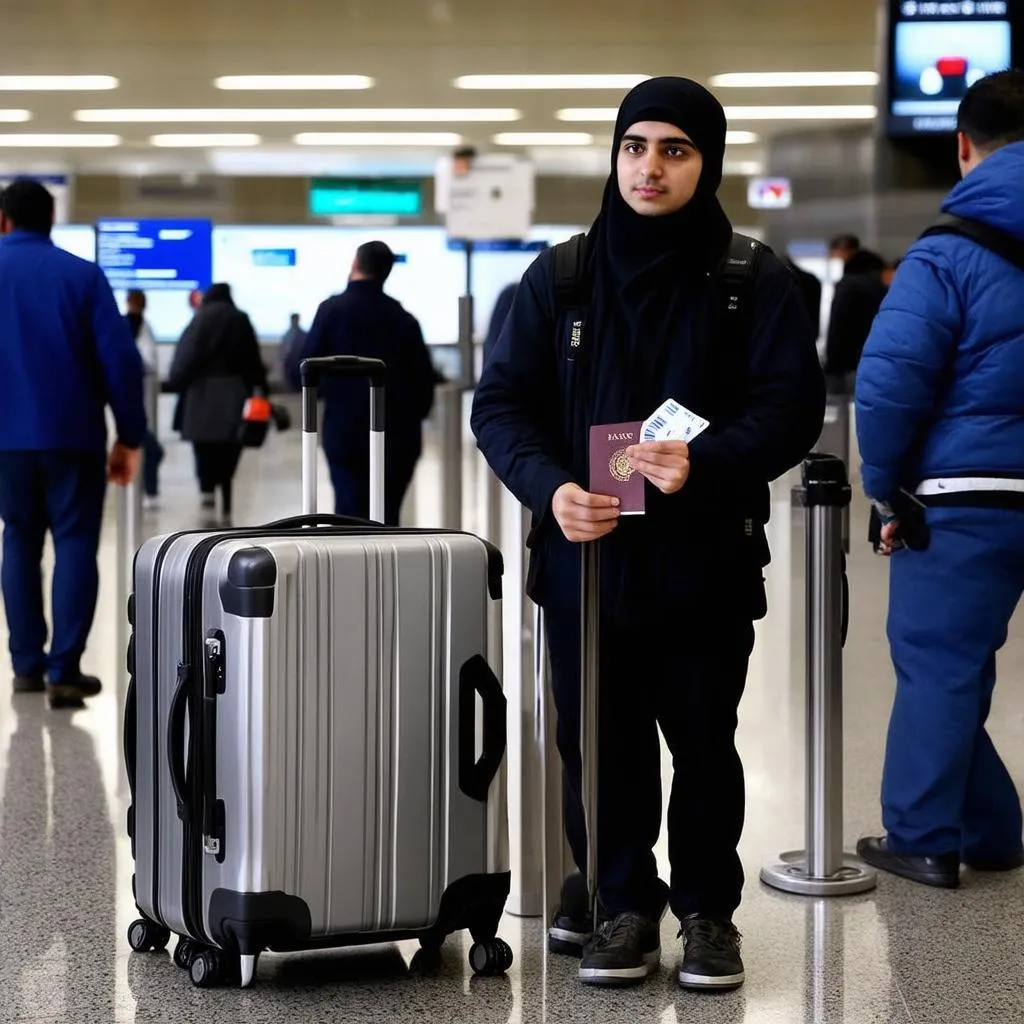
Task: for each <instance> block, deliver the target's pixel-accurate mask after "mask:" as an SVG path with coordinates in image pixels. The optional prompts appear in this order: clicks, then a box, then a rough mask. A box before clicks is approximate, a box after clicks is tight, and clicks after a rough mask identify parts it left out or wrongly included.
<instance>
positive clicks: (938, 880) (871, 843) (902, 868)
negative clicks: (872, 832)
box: [857, 836, 960, 889]
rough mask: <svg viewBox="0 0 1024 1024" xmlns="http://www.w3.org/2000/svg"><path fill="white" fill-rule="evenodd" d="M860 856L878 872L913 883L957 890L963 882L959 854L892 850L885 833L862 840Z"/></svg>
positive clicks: (858, 853)
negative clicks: (913, 852)
mask: <svg viewBox="0 0 1024 1024" xmlns="http://www.w3.org/2000/svg"><path fill="white" fill-rule="evenodd" d="M857 856H858V857H860V859H861V860H863V861H865V862H866V863H867V864H870V865H871V866H872V867H873V868H878V869H879V871H888V872H890V873H891V874H894V875H899V876H900V878H908V879H910V881H911V882H920V883H921V884H922V885H933V886H935V887H936V888H938V889H956V888H957V887H958V886H959V885H960V855H959V854H957V853H940V854H928V855H922V854H909V853H906V854H905V853H893V851H892V850H890V849H889V841H888V839H886V837H885V836H880V837H870V838H866V839H862V840H861V841H860V842H859V843H858V844H857Z"/></svg>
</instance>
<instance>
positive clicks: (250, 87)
mask: <svg viewBox="0 0 1024 1024" xmlns="http://www.w3.org/2000/svg"><path fill="white" fill-rule="evenodd" d="M213 84H214V85H215V86H216V87H217V88H218V89H224V90H227V91H239V92H244V91H266V92H277V91H281V92H284V91H289V90H295V91H299V92H303V91H305V92H317V91H321V90H322V91H335V90H348V89H371V88H373V86H374V84H375V83H374V80H373V79H372V78H369V77H368V76H367V75H223V76H221V77H220V78H217V79H214V83H213Z"/></svg>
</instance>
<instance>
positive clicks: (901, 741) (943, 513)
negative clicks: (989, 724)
mask: <svg viewBox="0 0 1024 1024" xmlns="http://www.w3.org/2000/svg"><path fill="white" fill-rule="evenodd" d="M928 522H929V525H930V527H931V544H930V547H929V548H928V550H927V551H924V552H914V551H899V552H897V553H896V554H894V555H893V558H892V569H891V582H890V588H889V642H890V645H891V648H892V659H893V664H894V666H895V668H896V698H895V704H894V706H893V712H892V718H891V720H890V724H889V736H888V745H887V748H886V755H885V771H884V776H883V780H882V814H883V823H884V824H885V828H886V831H887V832H888V836H889V843H890V846H891V848H892V849H893V850H895V851H897V852H901V853H907V854H940V853H959V854H961V856H962V858H963V860H964V861H965V862H967V863H971V862H972V861H975V860H978V861H981V860H983V859H989V858H993V857H1001V856H1007V855H1012V854H1014V853H1017V852H1019V851H1020V849H1021V829H1022V822H1021V807H1020V800H1019V798H1018V796H1017V791H1016V789H1015V787H1014V784H1013V781H1012V779H1011V778H1010V774H1009V772H1007V770H1006V766H1005V765H1004V764H1003V762H1002V760H1001V759H1000V757H999V754H998V753H997V752H996V748H995V747H994V746H993V744H992V740H991V738H990V737H989V735H988V732H987V731H986V730H985V722H986V719H987V718H988V714H989V709H990V707H991V703H992V691H993V688H994V687H995V682H996V652H997V651H998V650H999V648H1000V647H1002V646H1003V644H1004V643H1005V642H1006V633H1007V628H1008V625H1009V622H1010V619H1011V617H1012V616H1013V612H1014V609H1015V608H1016V607H1017V602H1018V601H1019V600H1020V596H1021V591H1022V590H1024V512H1019V511H1011V510H1006V509H982V508H970V509H967V508H938V509H931V510H929V512H928Z"/></svg>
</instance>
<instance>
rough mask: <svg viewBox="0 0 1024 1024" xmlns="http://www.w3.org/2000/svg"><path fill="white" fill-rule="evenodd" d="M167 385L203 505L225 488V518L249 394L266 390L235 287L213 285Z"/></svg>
mask: <svg viewBox="0 0 1024 1024" xmlns="http://www.w3.org/2000/svg"><path fill="white" fill-rule="evenodd" d="M168 386H169V388H170V389H171V390H172V391H176V392H178V393H179V394H180V395H181V403H182V405H181V420H180V423H181V425H180V428H179V429H180V430H181V436H182V437H183V438H184V439H185V440H186V441H191V442H192V445H193V447H194V449H195V457H196V471H197V473H198V475H199V486H200V490H201V491H202V493H203V507H204V508H212V507H214V503H215V500H216V499H215V493H216V491H217V490H219V491H220V496H221V522H222V523H223V524H224V525H228V524H230V522H231V515H232V483H233V481H234V478H235V472H236V471H237V469H238V463H239V460H240V459H241V456H242V445H241V442H240V441H239V428H240V426H241V422H242V411H243V409H244V407H245V401H246V399H247V398H248V397H249V396H250V395H252V394H253V392H254V391H256V389H260V390H261V391H263V392H264V393H266V390H267V370H266V367H265V366H264V365H263V360H262V358H261V357H260V348H259V343H258V342H257V340H256V332H255V331H254V330H253V326H252V322H251V321H250V320H249V317H248V316H247V315H246V314H245V313H243V312H242V311H241V310H240V309H239V308H238V307H237V306H236V305H235V303H234V300H233V299H232V297H231V288H230V286H229V285H226V284H214V285H211V287H210V288H209V289H208V290H207V292H206V294H205V295H204V296H203V303H202V305H201V306H200V308H199V311H198V312H197V313H196V315H195V317H194V318H193V320H192V322H191V323H190V324H189V325H188V327H187V328H186V329H185V333H184V334H183V335H182V336H181V341H179V342H178V348H177V351H176V352H175V353H174V362H173V363H172V364H171V372H170V376H169V378H168Z"/></svg>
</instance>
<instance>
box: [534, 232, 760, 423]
mask: <svg viewBox="0 0 1024 1024" xmlns="http://www.w3.org/2000/svg"><path fill="white" fill-rule="evenodd" d="M587 242H588V239H587V236H586V235H585V234H579V235H573V237H572V238H570V239H569V240H568V241H565V242H561V243H559V244H558V245H556V246H555V247H554V249H555V302H556V311H557V322H558V328H557V345H558V348H557V359H558V372H559V377H560V379H561V381H562V391H563V395H564V409H565V412H566V414H567V415H568V416H572V415H574V409H575V399H576V396H575V394H574V391H575V382H576V373H575V372H574V371H575V367H576V365H577V364H578V362H579V358H580V356H581V355H582V354H583V346H584V342H585V329H586V320H587V307H588V305H589V302H590V293H591V287H592V283H591V280H590V277H589V275H588V273H587ZM766 248H767V246H765V245H763V244H762V243H761V242H759V241H757V240H756V239H754V238H750V237H748V236H747V235H741V234H738V233H734V234H733V236H732V241H731V243H730V244H729V250H728V252H727V253H726V255H725V258H724V259H723V260H722V262H721V264H720V265H719V267H718V270H717V271H716V273H715V275H714V287H715V293H716V295H715V308H716V317H715V322H714V326H713V327H712V331H713V333H714V341H715V344H714V351H715V355H716V365H715V371H714V372H715V376H716V378H717V379H718V380H720V381H745V380H746V370H747V348H748V340H749V337H750V332H751V325H752V322H753V308H752V307H753V283H754V279H755V276H756V272H757V265H758V261H759V259H760V257H761V254H762V253H763V252H764V251H765V249H766ZM735 390H736V391H737V392H742V390H743V389H742V388H736V389H735ZM736 398H737V399H739V398H740V395H739V394H737V396H736ZM730 411H731V410H730V409H729V408H728V407H727V408H725V409H723V410H720V412H723V413H725V414H726V415H728V413H729V412H730ZM568 427H569V425H568V423H567V429H568Z"/></svg>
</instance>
